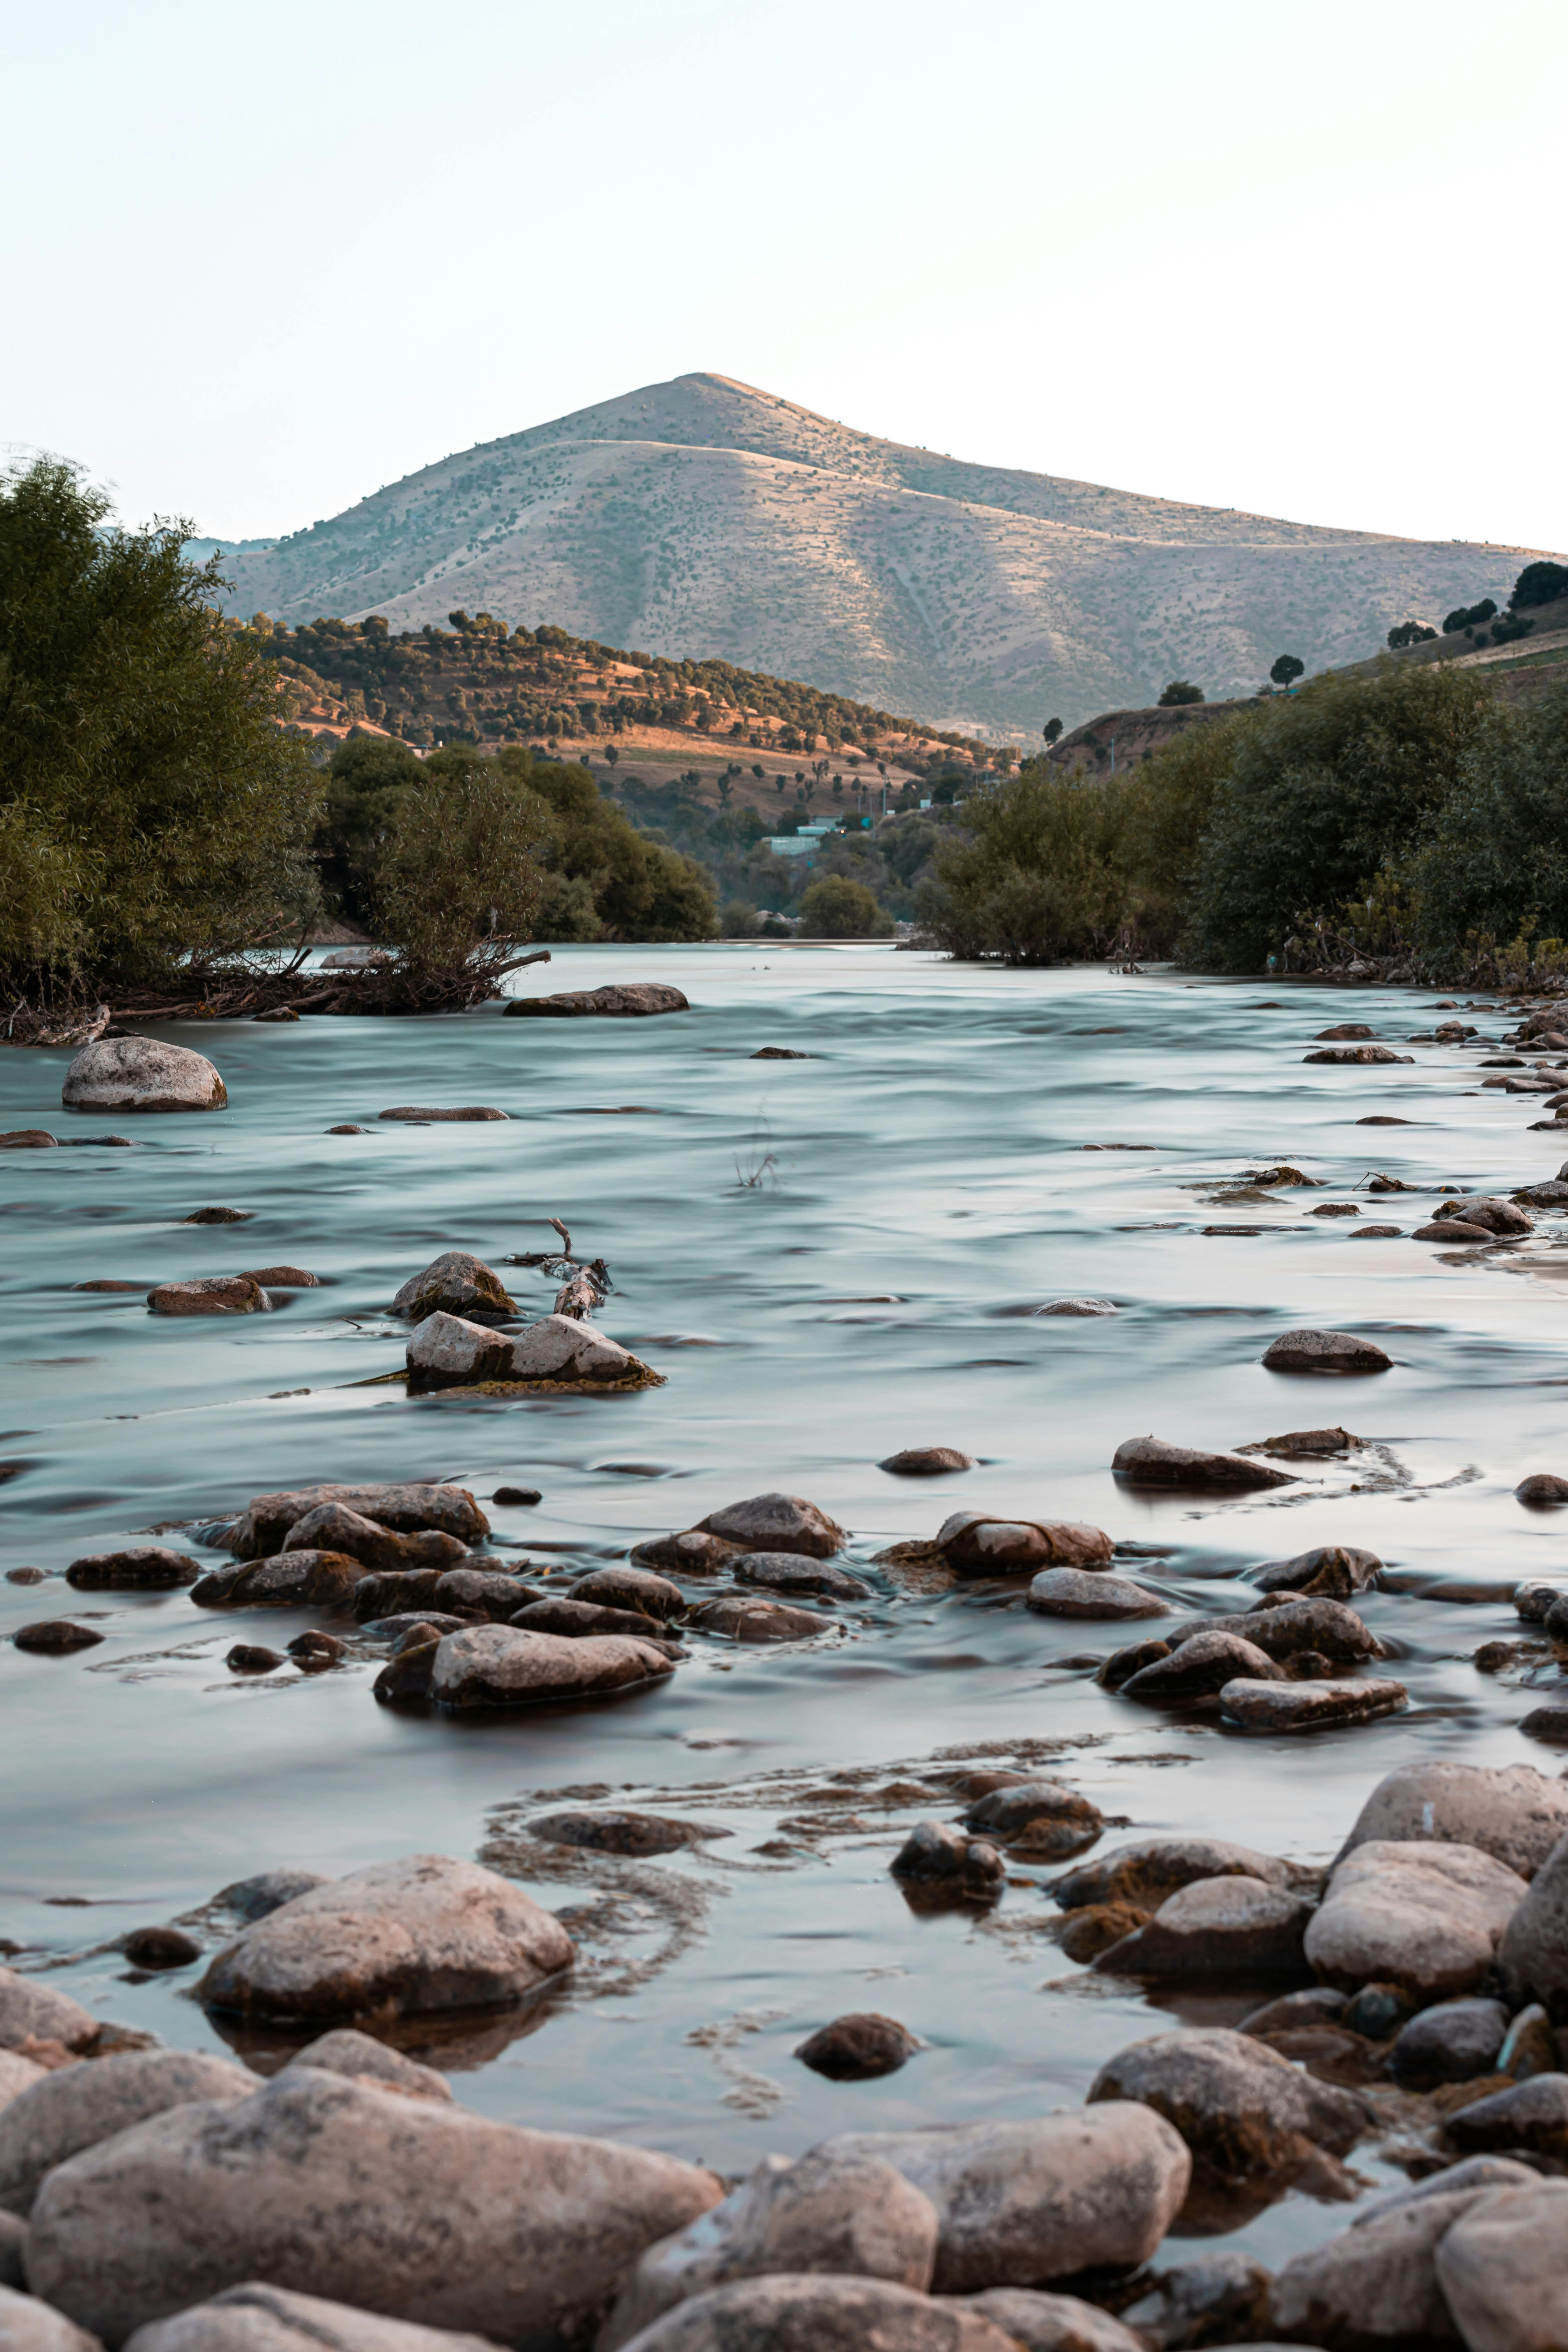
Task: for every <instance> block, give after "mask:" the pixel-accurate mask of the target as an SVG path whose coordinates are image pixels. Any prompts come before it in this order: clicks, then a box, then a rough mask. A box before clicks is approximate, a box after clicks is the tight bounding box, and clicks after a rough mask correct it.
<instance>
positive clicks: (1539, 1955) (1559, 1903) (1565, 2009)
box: [1498, 1775, 1568, 2023]
mask: <svg viewBox="0 0 1568 2352" xmlns="http://www.w3.org/2000/svg"><path fill="white" fill-rule="evenodd" d="M1531 1777H1532V1778H1533V1775H1532V1776H1531ZM1547 1786H1548V1787H1549V1788H1552V1789H1554V1790H1555V1789H1557V1788H1560V1787H1561V1786H1562V1783H1561V1782H1559V1781H1549V1782H1548V1783H1547ZM1498 1957H1499V1959H1500V1964H1501V1969H1502V1975H1503V1978H1504V1980H1505V1982H1506V1983H1507V1985H1508V1987H1509V1989H1510V1992H1511V1993H1512V1994H1513V1995H1514V1996H1515V2000H1516V2005H1517V2003H1518V2002H1519V2001H1525V2000H1538V2001H1541V2002H1542V2003H1543V2004H1544V2006H1545V2007H1546V2008H1547V2009H1548V2010H1550V2011H1551V2013H1552V2017H1553V2018H1554V2019H1555V2020H1556V2021H1558V2022H1559V2023H1568V1832H1565V1833H1564V1834H1563V1836H1562V1837H1561V1838H1559V1839H1558V1841H1557V1843H1555V1844H1554V1845H1553V1846H1552V1851H1551V1853H1549V1854H1548V1855H1547V1857H1546V1859H1545V1861H1544V1862H1543V1863H1542V1864H1541V1866H1540V1868H1539V1869H1538V1870H1537V1872H1536V1874H1535V1876H1534V1878H1533V1880H1532V1881H1531V1886H1530V1890H1529V1892H1528V1893H1527V1894H1526V1895H1525V1896H1524V1898H1523V1900H1522V1901H1521V1904H1520V1905H1519V1907H1518V1908H1517V1910H1516V1911H1515V1912H1514V1913H1513V1916H1512V1917H1511V1918H1510V1921H1509V1924H1508V1928H1507V1932H1506V1933H1505V1935H1504V1937H1503V1940H1502V1949H1501V1951H1500V1954H1499V1956H1498Z"/></svg>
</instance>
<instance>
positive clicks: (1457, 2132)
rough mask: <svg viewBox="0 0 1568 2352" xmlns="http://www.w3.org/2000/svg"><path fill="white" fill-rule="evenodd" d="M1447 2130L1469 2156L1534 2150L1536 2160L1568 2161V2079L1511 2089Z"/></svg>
mask: <svg viewBox="0 0 1568 2352" xmlns="http://www.w3.org/2000/svg"><path fill="white" fill-rule="evenodd" d="M1444 2130H1445V2132H1446V2134H1447V2137H1448V2139H1449V2140H1450V2141H1451V2142H1452V2144H1453V2146H1454V2147H1457V2148H1460V2149H1462V2150H1464V2151H1466V2152H1467V2153H1468V2152H1469V2151H1471V2150H1474V2151H1476V2152H1477V2153H1480V2152H1483V2151H1485V2150H1488V2149H1493V2148H1496V2149H1516V2148H1528V2149H1529V2150H1530V2152H1531V2155H1532V2156H1551V2157H1556V2158H1564V2159H1568V2074H1536V2075H1532V2076H1531V2079H1530V2081H1529V2082H1525V2083H1511V2084H1510V2085H1509V2087H1508V2089H1507V2090H1506V2091H1493V2092H1492V2093H1491V2094H1490V2095H1489V2096H1488V2097H1486V2098H1484V2099H1476V2100H1474V2101H1472V2103H1471V2104H1470V2105H1468V2107H1461V2108H1460V2109H1459V2111H1458V2114H1457V2115H1451V2116H1448V2117H1447V2119H1446V2121H1445V2124H1444Z"/></svg>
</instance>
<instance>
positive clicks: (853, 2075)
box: [795, 2011, 921, 2083]
mask: <svg viewBox="0 0 1568 2352" xmlns="http://www.w3.org/2000/svg"><path fill="white" fill-rule="evenodd" d="M920 2046H921V2045H920V2043H919V2042H918V2041H917V2040H916V2039H915V2036H914V2035H913V2034H912V2033H911V2032H910V2031H909V2029H908V2027H907V2026H903V2025H900V2023H899V2022H898V2021H897V2019H896V2018H891V2017H882V2016H880V2015H879V2014H878V2013H877V2012H876V2011H864V2012H857V2013H854V2014H851V2015H849V2016H846V2017H836V2018H835V2019H834V2021H833V2022H832V2024H831V2025H823V2026H819V2027H818V2028H817V2031H816V2032H815V2033H813V2034H811V2035H809V2036H808V2037H807V2039H806V2040H805V2042H800V2043H799V2044H798V2045H797V2046H796V2049H795V2056H796V2057H797V2058H798V2059H799V2060H800V2062H801V2063H802V2065H804V2066H809V2067H810V2068H811V2070H812V2073H813V2074H826V2077H827V2079H828V2081H829V2082H832V2083H860V2082H866V2081H868V2080H869V2079H870V2078H871V2077H872V2076H874V2075H878V2074H896V2073H897V2072H898V2070H899V2068H900V2066H902V2065H903V2064H904V2063H906V2061H907V2060H909V2059H910V2058H912V2057H913V2056H914V2054H915V2053H916V2051H917V2050H919V2048H920Z"/></svg>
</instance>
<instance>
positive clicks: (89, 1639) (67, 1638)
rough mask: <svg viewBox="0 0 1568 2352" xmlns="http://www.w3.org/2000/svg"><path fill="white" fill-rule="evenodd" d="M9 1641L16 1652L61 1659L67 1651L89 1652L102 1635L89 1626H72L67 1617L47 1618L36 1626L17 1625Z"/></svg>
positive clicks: (100, 1639)
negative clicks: (36, 1653) (27, 1651)
mask: <svg viewBox="0 0 1568 2352" xmlns="http://www.w3.org/2000/svg"><path fill="white" fill-rule="evenodd" d="M11 1639H12V1640H13V1642H15V1643H16V1647H17V1649H18V1650H35V1651H38V1652H40V1653H42V1654H44V1655H46V1656H49V1657H61V1656H63V1655H64V1654H66V1653H67V1652H68V1651H69V1650H90V1649H93V1648H95V1647H96V1645H97V1644H98V1643H100V1642H101V1641H102V1639H103V1635H102V1634H101V1633H97V1632H95V1631H94V1629H93V1627H92V1626H90V1625H77V1624H74V1623H73V1622H71V1620H70V1619H69V1618H68V1617H47V1618H44V1619H42V1620H40V1622H38V1623H37V1624H36V1625H18V1627H17V1628H16V1632H15V1633H13V1634H12V1636H11Z"/></svg>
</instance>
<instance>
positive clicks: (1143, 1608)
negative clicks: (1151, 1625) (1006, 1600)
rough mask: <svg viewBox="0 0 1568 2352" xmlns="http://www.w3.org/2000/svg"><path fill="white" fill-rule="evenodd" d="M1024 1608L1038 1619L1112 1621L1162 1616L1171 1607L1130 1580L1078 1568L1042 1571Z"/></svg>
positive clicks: (1030, 1588) (1143, 1586)
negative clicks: (1096, 1619) (1068, 1618)
mask: <svg viewBox="0 0 1568 2352" xmlns="http://www.w3.org/2000/svg"><path fill="white" fill-rule="evenodd" d="M1025 1605H1026V1608H1029V1609H1033V1610H1034V1611H1035V1612H1037V1615H1039V1616H1042V1617H1086V1618H1102V1619H1105V1620H1107V1621H1114V1620H1116V1619H1119V1618H1127V1617H1165V1616H1168V1615H1169V1614H1170V1608H1171V1604H1170V1602H1169V1601H1162V1600H1161V1599H1160V1597H1159V1595H1158V1593H1154V1592H1151V1591H1149V1590H1148V1588H1147V1586H1146V1585H1142V1584H1134V1583H1133V1582H1132V1580H1131V1578H1130V1577H1125V1576H1109V1575H1106V1574H1104V1573H1103V1572H1098V1573H1097V1572H1088V1571H1086V1570H1083V1569H1079V1568H1047V1569H1044V1570H1042V1571H1041V1572H1040V1574H1039V1575H1038V1576H1037V1577H1036V1579H1035V1580H1034V1582H1033V1583H1032V1584H1031V1585H1030V1587H1029V1590H1028V1592H1027V1594H1026V1596H1025Z"/></svg>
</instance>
